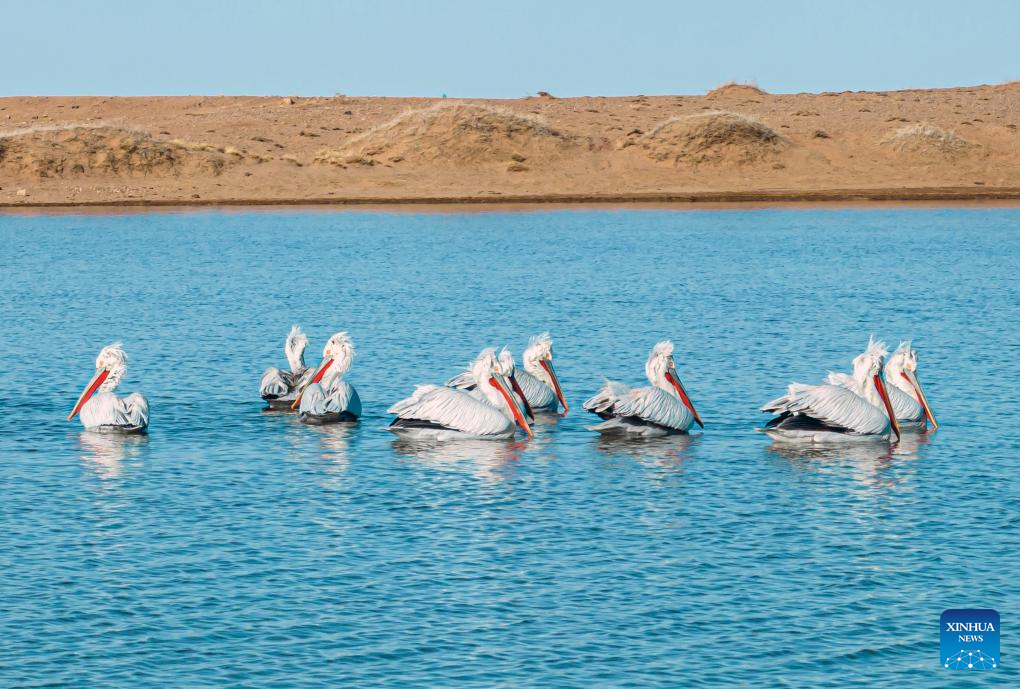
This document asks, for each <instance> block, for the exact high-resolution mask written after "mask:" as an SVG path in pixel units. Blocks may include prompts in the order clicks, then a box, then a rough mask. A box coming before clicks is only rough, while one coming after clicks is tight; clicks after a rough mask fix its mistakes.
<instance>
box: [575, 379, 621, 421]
mask: <svg viewBox="0 0 1020 689" xmlns="http://www.w3.org/2000/svg"><path fill="white" fill-rule="evenodd" d="M629 392H630V388H629V387H627V386H626V385H624V384H623V383H617V382H616V381H614V380H606V382H605V383H603V384H602V387H601V388H599V391H598V392H596V393H595V394H594V395H592V397H590V398H589V399H588V400H586V401H585V403H584V404H583V405H581V406H582V407H583V408H584V409H587V410H588V411H590V412H591V413H593V414H598V415H599V416H602V415H603V414H608V413H609V412H610V411H611V410H612V408H613V405H614V404H616V402H617V400H619V399H620V398H621V397H624V396H625V395H627V394H628V393H629ZM603 418H607V417H605V416H603Z"/></svg>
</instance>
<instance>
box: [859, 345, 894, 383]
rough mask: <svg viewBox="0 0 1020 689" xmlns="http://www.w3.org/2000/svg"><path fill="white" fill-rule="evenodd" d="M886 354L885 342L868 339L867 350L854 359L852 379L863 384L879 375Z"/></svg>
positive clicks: (887, 351)
mask: <svg viewBox="0 0 1020 689" xmlns="http://www.w3.org/2000/svg"><path fill="white" fill-rule="evenodd" d="M888 353H889V350H888V349H886V346H885V342H882V341H880V340H876V339H875V338H874V337H870V338H868V348H867V349H865V350H864V351H863V352H861V353H860V354H858V355H857V356H856V357H855V358H854V378H856V379H857V380H858V381H861V382H863V381H866V380H868V379H870V378H872V377H874V376H877V375H879V374H881V373H882V366H883V365H884V364H885V357H886V355H887V354H888Z"/></svg>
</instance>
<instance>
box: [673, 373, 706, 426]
mask: <svg viewBox="0 0 1020 689" xmlns="http://www.w3.org/2000/svg"><path fill="white" fill-rule="evenodd" d="M666 380H668V381H669V383H670V384H671V385H672V386H673V387H674V388H676V393H677V394H678V395H680V400H681V401H682V402H683V403H684V406H686V407H687V408H688V409H690V410H691V414H693V415H694V422H695V423H696V424H698V425H699V426H701V428H703V429H704V428H705V424H703V423H702V422H701V416H699V415H698V410H697V409H695V408H694V403H693V402H691V398H690V397H688V396H687V391H686V390H684V385H683V383H681V382H680V379H679V378H677V377H676V372H675V371H674V370H669V371H666Z"/></svg>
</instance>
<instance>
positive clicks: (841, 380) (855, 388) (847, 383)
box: [825, 371, 861, 395]
mask: <svg viewBox="0 0 1020 689" xmlns="http://www.w3.org/2000/svg"><path fill="white" fill-rule="evenodd" d="M825 382H826V383H828V384H829V385H835V386H836V387H840V388H846V389H847V390H849V391H850V392H852V393H854V394H855V395H859V394H861V386H860V385H858V384H857V381H856V380H854V377H853V376H851V375H848V374H846V373H836V372H835V371H829V375H827V376H826V377H825Z"/></svg>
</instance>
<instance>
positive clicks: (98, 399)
mask: <svg viewBox="0 0 1020 689" xmlns="http://www.w3.org/2000/svg"><path fill="white" fill-rule="evenodd" d="M81 421H82V425H84V426H85V428H99V427H100V426H119V427H138V428H145V427H146V426H148V425H149V403H148V402H147V401H146V399H145V397H143V396H142V395H140V394H139V393H137V392H133V393H131V394H130V395H128V396H127V397H125V398H124V399H121V398H119V397H117V396H116V395H115V394H113V393H112V392H101V393H99V394H97V395H95V396H94V397H93V398H92V399H91V400H89V402H88V404H86V405H85V406H84V407H82V409H81Z"/></svg>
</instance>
